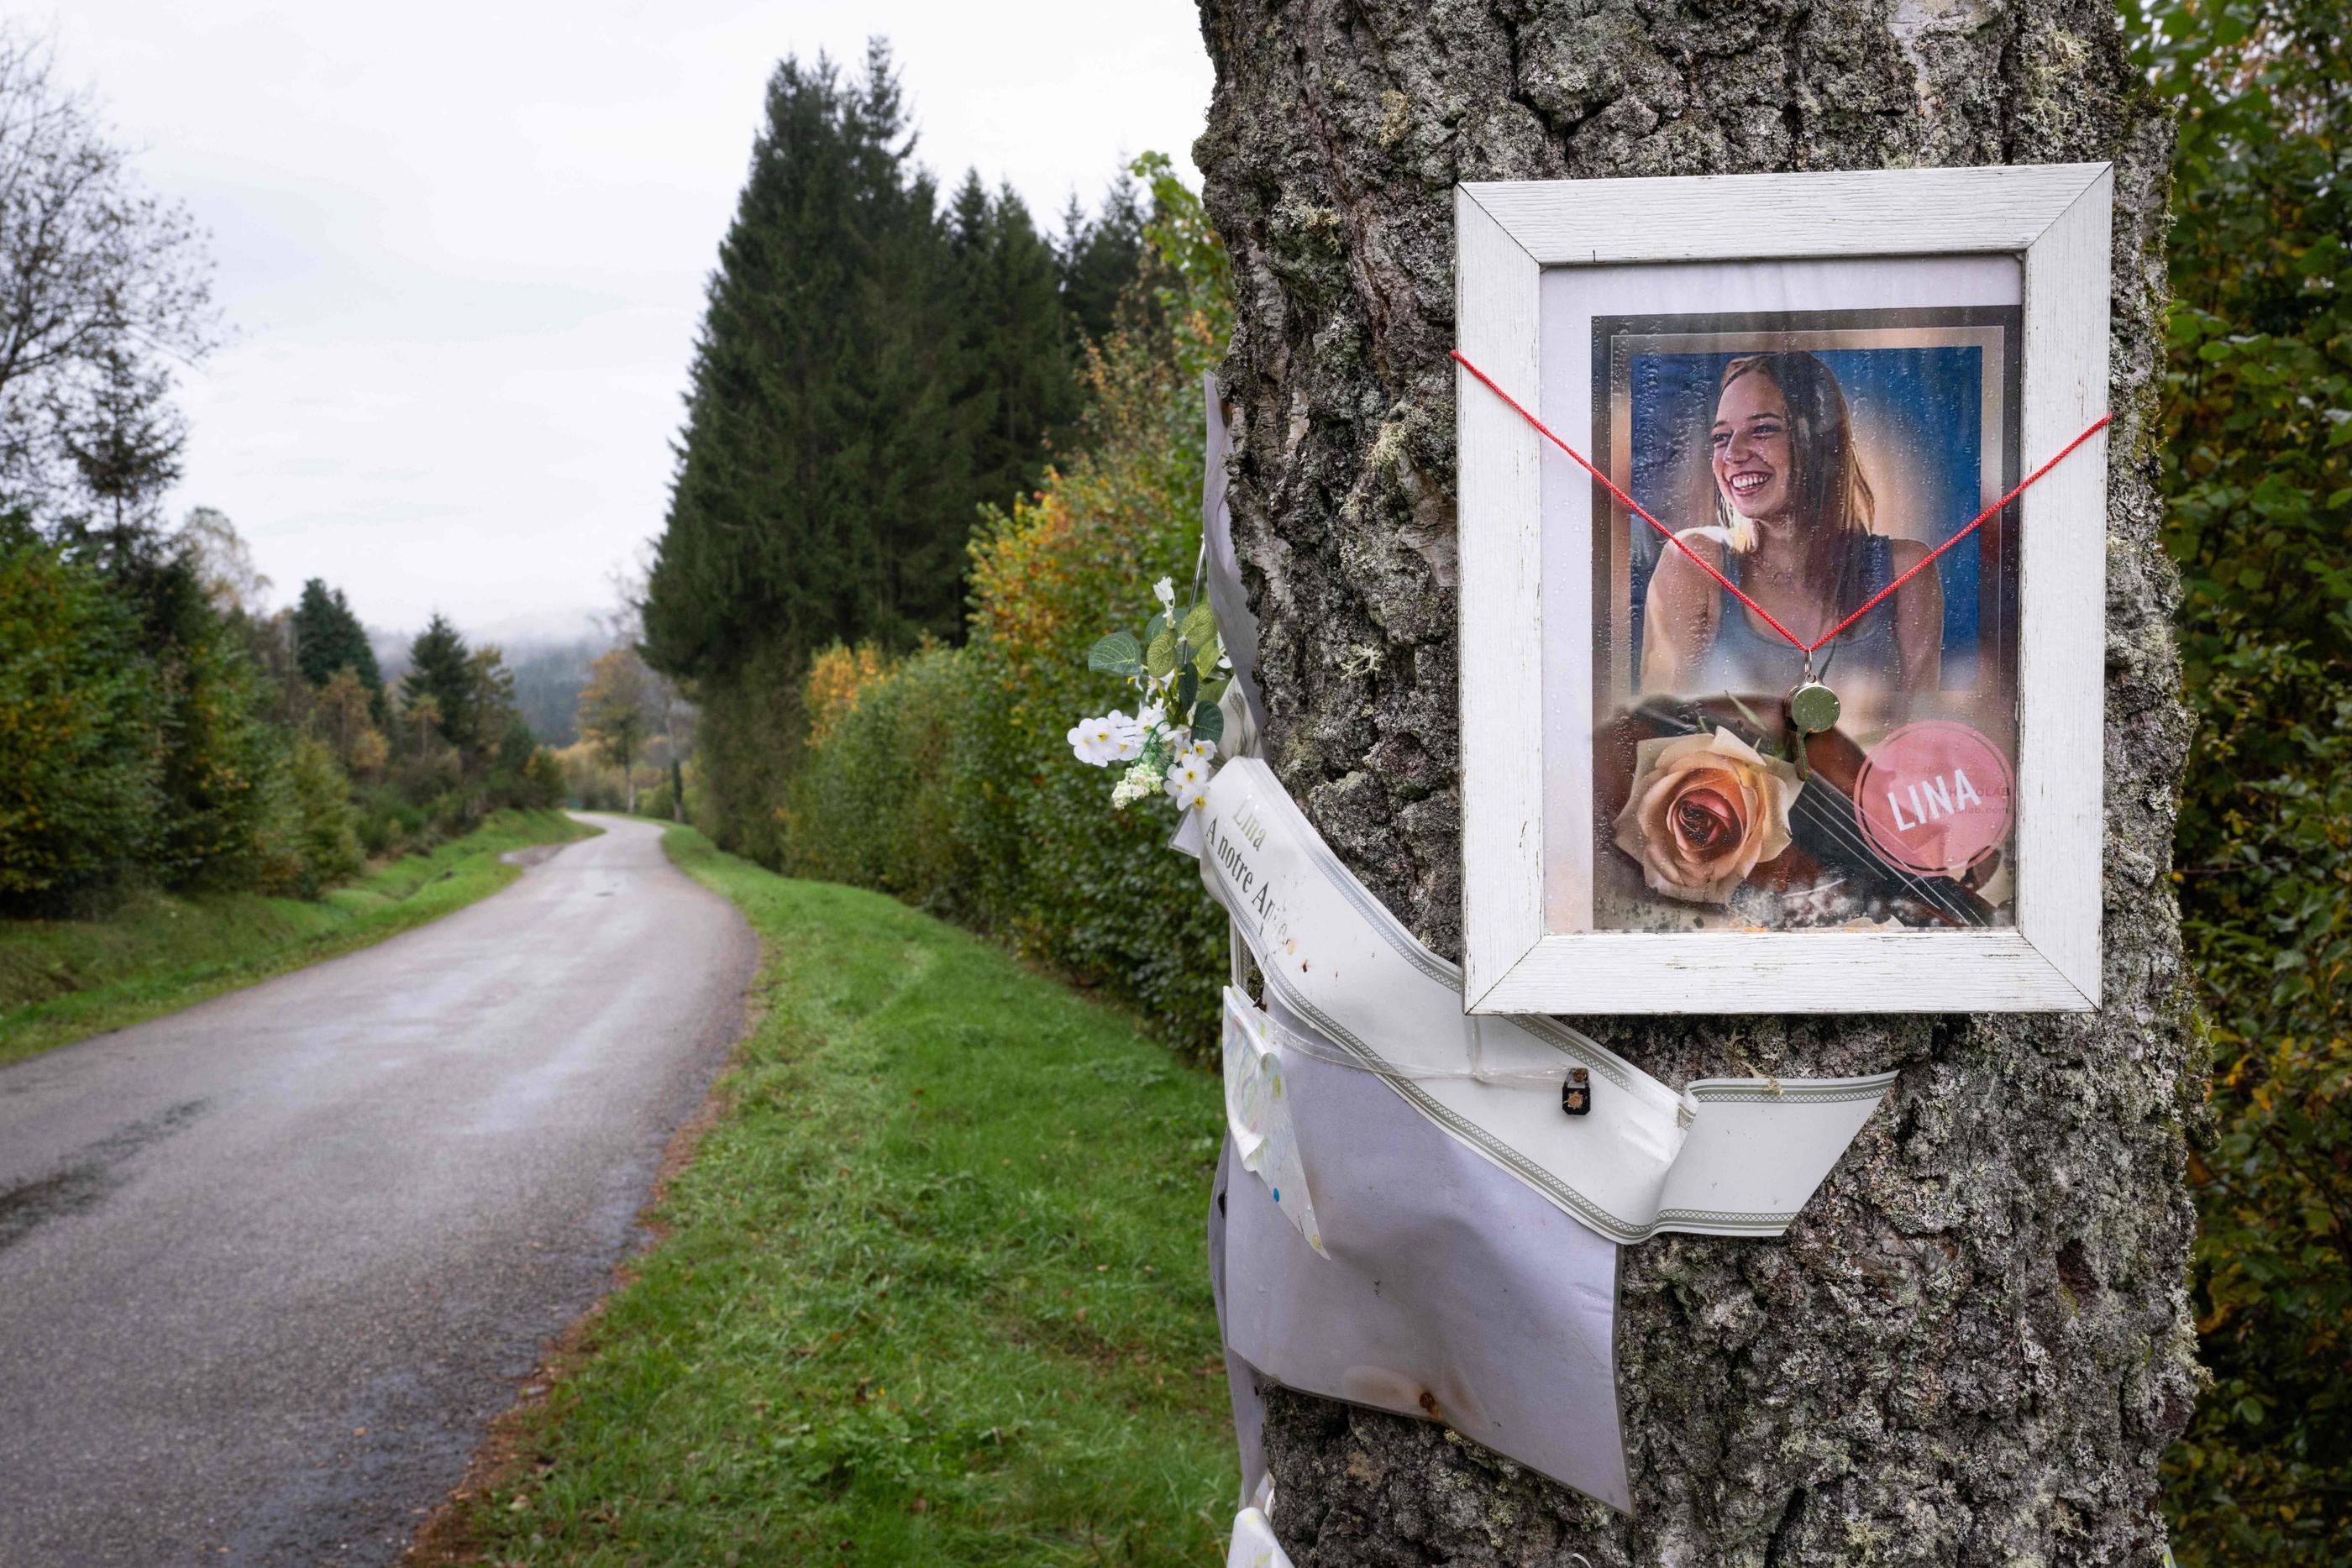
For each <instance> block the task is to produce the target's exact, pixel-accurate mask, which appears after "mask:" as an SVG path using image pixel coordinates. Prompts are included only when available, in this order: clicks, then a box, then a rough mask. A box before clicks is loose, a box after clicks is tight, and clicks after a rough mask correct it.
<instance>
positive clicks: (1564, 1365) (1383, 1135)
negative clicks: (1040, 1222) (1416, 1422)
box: [1209, 998, 1632, 1510]
mask: <svg viewBox="0 0 2352 1568" xmlns="http://www.w3.org/2000/svg"><path fill="white" fill-rule="evenodd" d="M1274 1005H1275V1010H1276V1016H1277V1017H1281V1016H1282V1006H1281V1002H1280V1000H1279V999H1278V998H1277V999H1276V1001H1275V1004H1274ZM1283 1021H1284V1022H1286V1023H1291V1024H1294V1025H1295V1023H1296V1021H1297V1020H1296V1019H1287V1018H1285V1019H1283ZM1284 1038H1286V1037H1285V1036H1284V1035H1282V1034H1279V1033H1277V1035H1276V1050H1277V1051H1281V1052H1282V1054H1283V1057H1284V1064H1285V1066H1286V1068H1287V1069H1288V1070H1289V1090H1290V1092H1289V1094H1288V1096H1287V1098H1288V1099H1289V1101H1290V1105H1291V1112H1292V1117H1293V1123H1294V1126H1295V1129H1296V1133H1297V1141H1298V1150H1299V1156H1300V1159H1301V1162H1302V1164H1303V1165H1304V1166H1305V1168H1306V1169H1307V1171H1309V1172H1310V1173H1311V1179H1312V1180H1313V1182H1314V1184H1315V1197H1316V1201H1317V1203H1318V1205H1320V1207H1319V1209H1318V1219H1319V1220H1320V1222H1321V1224H1322V1236H1323V1244H1324V1248H1325V1255H1324V1256H1323V1257H1321V1258H1318V1257H1317V1256H1316V1255H1315V1254H1314V1253H1313V1252H1310V1251H1309V1250H1308V1249H1307V1245H1306V1243H1305V1242H1304V1241H1302V1240H1301V1239H1299V1236H1298V1233H1297V1230H1295V1229H1294V1228H1292V1227H1291V1226H1289V1225H1288V1224H1286V1222H1284V1221H1283V1220H1282V1219H1281V1218H1278V1217H1277V1215H1276V1210H1275V1206H1274V1205H1273V1204H1271V1203H1266V1202H1253V1201H1250V1197H1251V1196H1252V1195H1251V1194H1250V1193H1249V1192H1248V1187H1249V1186H1250V1184H1252V1183H1254V1182H1255V1177H1252V1176H1247V1175H1244V1174H1243V1173H1242V1172H1240V1171H1238V1170H1236V1169H1234V1166H1235V1165H1236V1164H1237V1163H1238V1161H1237V1160H1234V1158H1232V1157H1231V1155H1232V1150H1231V1146H1230V1145H1228V1151H1227V1152H1228V1156H1229V1157H1228V1159H1227V1162H1226V1164H1225V1166H1224V1168H1223V1171H1222V1172H1221V1177H1222V1184H1223V1185H1222V1191H1223V1196H1224V1198H1225V1207H1224V1211H1223V1214H1222V1215H1218V1214H1215V1213H1213V1214H1212V1217H1211V1221H1210V1227H1209V1245H1210V1255H1211V1260H1212V1265H1213V1267H1212V1277H1213V1279H1215V1280H1217V1281H1220V1282H1221V1284H1222V1287H1223V1296H1222V1300H1221V1301H1220V1314H1219V1326H1220V1327H1221V1328H1222V1329H1223V1332H1224V1336H1225V1344H1226V1347H1227V1353H1228V1354H1227V1363H1228V1367H1229V1371H1230V1369H1231V1367H1232V1363H1233V1361H1234V1359H1235V1358H1238V1359H1239V1360H1240V1361H1241V1362H1242V1363H1243V1364H1245V1366H1247V1367H1249V1368H1254V1369H1255V1370H1256V1371H1257V1372H1259V1373H1261V1374H1263V1375H1265V1376H1267V1377H1270V1378H1272V1379H1273V1380H1274V1381H1276V1383H1279V1384H1282V1385H1285V1386H1286V1387H1290V1388H1295V1389H1297V1390H1299V1391H1300V1392H1302V1393H1307V1394H1318V1395H1321V1396H1324V1397H1326V1398H1329V1399H1342V1400H1346V1401H1347V1402H1349V1404H1353V1405H1363V1406H1370V1407H1371V1408H1373V1409H1376V1410H1387V1411H1391V1412H1393V1413H1394V1414H1397V1415H1400V1416H1417V1417H1420V1418H1422V1419H1424V1420H1437V1421H1442V1422H1444V1424H1445V1425H1447V1426H1449V1427H1453V1428H1454V1430H1455V1431H1457V1432H1459V1433H1461V1434H1462V1435H1463V1436H1464V1437H1468V1438H1470V1439H1471V1440H1472V1441H1474V1442H1476V1443H1481V1444H1484V1445H1485V1446H1486V1447H1487V1448H1492V1449H1494V1450H1495V1451H1496V1453H1499V1454H1504V1455H1507V1456H1508V1457H1509V1458H1513V1459H1516V1460H1517V1461H1518V1462H1519V1463H1521V1464H1523V1465H1526V1466H1527V1467H1528V1469H1532V1470H1535V1471H1537V1472H1538V1473H1540V1474H1542V1475H1546V1476H1549V1477H1550V1478H1551V1479H1554V1480H1557V1481H1559V1482H1561V1483H1563V1484H1565V1485H1567V1486H1570V1487H1574V1488H1575V1489H1576V1490H1579V1491H1581V1492H1583V1493H1585V1494H1587V1495H1588V1496H1591V1497H1593V1498H1597V1499H1599V1500H1601V1501H1602V1502H1605V1503H1607V1504H1609V1505H1610V1506H1611V1507H1612V1508H1616V1509H1619V1510H1624V1509H1627V1508H1629V1507H1630V1506H1631V1502H1632V1500H1631V1497H1630V1494H1629V1489H1628V1487H1627V1482H1626V1469H1625V1457H1624V1444H1623V1438H1622V1433H1621V1431H1620V1428H1619V1426H1618V1419H1617V1383H1616V1361H1615V1349H1614V1346H1615V1337H1614V1335H1615V1313H1616V1280H1617V1248H1616V1245H1615V1244H1614V1243H1612V1242H1610V1241H1608V1240H1605V1239H1602V1238H1601V1236H1600V1235H1599V1234H1597V1233H1596V1232H1595V1231H1593V1230H1592V1229H1591V1228H1590V1227H1589V1226H1586V1225H1582V1224H1580V1223H1579V1222H1578V1221H1577V1220H1575V1219H1574V1218H1570V1216H1569V1215H1567V1214H1565V1213H1563V1212H1562V1211H1561V1210H1560V1209H1559V1207H1558V1206H1557V1205H1555V1204H1554V1203H1553V1202H1552V1201H1551V1200H1550V1199H1549V1197H1547V1196H1545V1195H1543V1194H1540V1193H1538V1192H1537V1191H1536V1190H1535V1189H1534V1188H1533V1187H1531V1186H1528V1184H1527V1183H1525V1182H1523V1181H1520V1180H1518V1179H1517V1177H1515V1176H1512V1175H1511V1174H1510V1173H1508V1172H1507V1171H1505V1170H1503V1169H1502V1168H1501V1167H1500V1166H1496V1165H1495V1164H1494V1163H1493V1162H1491V1161H1489V1160H1487V1159H1486V1158H1485V1157H1484V1156H1483V1155H1480V1154H1479V1153H1477V1152H1476V1151H1475V1150H1474V1149H1472V1147H1471V1146H1470V1145H1467V1144H1465V1143H1463V1142H1462V1141H1461V1140H1460V1139H1458V1138H1455V1137H1454V1136H1452V1135H1451V1134H1449V1133H1448V1132H1447V1131H1445V1130H1444V1128H1442V1127H1441V1126H1440V1125H1439V1124H1436V1123H1434V1122H1433V1121H1431V1120H1430V1119H1429V1118H1428V1117H1426V1116H1424V1115H1422V1114H1421V1113H1419V1111H1418V1110H1417V1109H1416V1108H1415V1107H1414V1106H1412V1104H1410V1103H1407V1102H1406V1101H1405V1100H1403V1099H1402V1098H1401V1097H1399V1096H1398V1095H1396V1094H1393V1093H1391V1092H1390V1090H1389V1086H1388V1084H1387V1082H1386V1081H1384V1080H1383V1079H1381V1077H1380V1076H1379V1075H1378V1074H1375V1073H1370V1072H1365V1071H1360V1070H1359V1069H1356V1068H1349V1067H1341V1066H1339V1065H1338V1064H1336V1063H1334V1062H1331V1061H1325V1060H1323V1059H1321V1058H1319V1057H1315V1056H1308V1055H1305V1054H1302V1053H1297V1052H1294V1051H1289V1050H1288V1049H1287V1048H1286V1046H1284V1045H1283V1044H1282V1043H1281V1041H1282V1040H1283V1039H1284ZM1233 1394H1234V1419H1235V1425H1236V1427H1237V1428H1238V1436H1239V1437H1240V1439H1241V1454H1242V1467H1243V1482H1244V1489H1245V1490H1247V1489H1250V1488H1253V1487H1255V1486H1256V1485H1257V1484H1258V1483H1259V1482H1260V1480H1261V1479H1262V1478H1263V1476H1264V1466H1265V1457H1264V1448H1263V1444H1262V1442H1261V1441H1260V1439H1259V1436H1258V1433H1259V1427H1260V1423H1261V1420H1262V1416H1261V1412H1260V1409H1259V1405H1258V1394H1257V1390H1256V1388H1255V1385H1254V1384H1253V1383H1252V1382H1251V1380H1250V1378H1249V1376H1248V1375H1247V1373H1246V1372H1244V1373H1243V1374H1242V1375H1238V1376H1235V1377H1234V1379H1233Z"/></svg>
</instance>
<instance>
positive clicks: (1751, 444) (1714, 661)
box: [1641, 352, 1944, 722]
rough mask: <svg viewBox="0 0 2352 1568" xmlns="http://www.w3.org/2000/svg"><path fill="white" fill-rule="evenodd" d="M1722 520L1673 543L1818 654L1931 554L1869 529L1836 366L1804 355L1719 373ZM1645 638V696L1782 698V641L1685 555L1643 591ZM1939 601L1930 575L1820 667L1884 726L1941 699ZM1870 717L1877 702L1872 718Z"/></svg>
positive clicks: (1717, 489) (1793, 664) (1865, 622)
mask: <svg viewBox="0 0 2352 1568" xmlns="http://www.w3.org/2000/svg"><path fill="white" fill-rule="evenodd" d="M1709 440H1710V444H1711V454H1712V455H1711V459H1710V466H1711V469H1712V472H1713V476H1714V496H1715V518H1714V520H1713V521H1712V522H1710V523H1707V524H1704V525H1701V526H1698V527H1696V528H1685V529H1683V530H1681V531H1680V532H1678V533H1677V535H1676V536H1675V537H1676V538H1679V539H1681V540H1682V542H1683V543H1684V544H1685V545H1687V546H1689V547H1690V549H1691V550H1692V551H1693V552H1694V553H1695V554H1696V555H1697V556H1698V557H1699V559H1702V560H1704V561H1706V564H1707V565H1708V566H1710V567H1712V568H1714V569H1715V570H1717V571H1719V572H1721V573H1722V574H1723V575H1724V576H1725V577H1726V578H1727V579H1728V580H1730V581H1732V582H1733V583H1735V584H1737V585H1738V588H1739V591H1741V592H1743V593H1745V594H1746V595H1748V598H1750V599H1752V600H1754V601H1756V603H1757V604H1759V606H1761V607H1762V608H1763V609H1764V610H1765V611H1766V612H1768V613H1769V614H1770V615H1771V616H1772V617H1773V619H1775V620H1777V621H1779V622H1780V624H1781V625H1783V626H1785V627H1787V628H1788V629H1789V630H1790V632H1794V633H1795V634H1796V635H1797V636H1799V637H1801V638H1803V639H1805V640H1806V641H1807V642H1811V641H1812V640H1814V639H1815V638H1818V637H1820V636H1821V635H1822V633H1823V632H1827V631H1828V630H1829V629H1830V628H1831V627H1832V626H1834V625H1836V624H1837V623H1838V622H1841V621H1843V619H1845V617H1846V616H1847V615H1848V614H1850V613H1851V612H1853V608H1854V607H1855V606H1857V605H1859V604H1862V603H1864V601H1867V600H1869V599H1870V598H1871V596H1872V595H1874V594H1875V593H1877V592H1879V591H1881V590H1883V589H1884V588H1885V587H1886V585H1887V584H1888V583H1890V582H1893V581H1894V580H1895V579H1896V578H1898V577H1900V576H1902V574H1903V573H1904V572H1905V571H1906V570H1909V569H1910V568H1911V567H1912V566H1913V565H1915V564H1916V563H1917V562H1918V560H1919V559H1921V558H1922V557H1923V556H1925V555H1926V554H1927V546H1926V545H1925V544H1922V543H1920V542H1919V541H1917V540H1916V539H1907V538H1891V537H1889V536H1887V535H1885V534H1883V533H1880V532H1878V531H1876V528H1874V523H1875V521H1876V519H1875V517H1874V497H1873V494H1872V490H1871V486H1870V482H1869V480H1868V478H1867V477H1866V476H1864V472H1863V468H1862V464H1861V461H1860V458H1859V455H1857V453H1856V452H1855V449H1854V436H1853V419H1852V417H1851V415H1850V414H1849V413H1848V412H1847V408H1846V401H1845V394H1844V392H1843V391H1842V390H1841V389H1840V388H1839V386H1838V382H1837V377H1836V376H1835V375H1834V374H1832V372H1831V371H1830V368H1829V367H1828V366H1827V365H1825V364H1823V363H1822V361H1820V360H1819V359H1817V358H1815V357H1814V356H1813V355H1811V354H1808V353H1801V352H1780V353H1764V354H1750V355H1746V356H1743V357H1741V358H1738V359H1735V360H1733V361H1731V362H1730V363H1728V364H1727V365H1726V366H1725V367H1724V369H1723V376H1722V381H1721V382H1720V384H1719V387H1718V390H1717V396H1716V406H1715V421H1714V425H1713V429H1712V431H1711V432H1710V435H1709ZM1943 623H1944V598H1943V589H1942V585H1941V582H1940V580H1939V579H1938V578H1937V573H1935V572H1934V571H1923V572H1921V573H1920V574H1919V575H1918V576H1916V577H1915V578H1913V579H1912V580H1910V581H1909V582H1907V583H1906V584H1905V585H1904V586H1903V587H1902V589H1900V590H1899V591H1897V592H1896V593H1895V595H1894V596H1893V597H1892V598H1890V599H1888V600H1887V601H1885V602H1884V603H1882V604H1880V605H1878V606H1876V607H1875V608H1874V609H1873V610H1872V611H1871V612H1870V613H1869V614H1867V615H1864V617H1863V618H1862V619H1861V620H1859V621H1857V622H1854V623H1853V625H1852V626H1850V627H1848V628H1847V629H1846V630H1845V631H1844V632H1842V633H1841V634H1840V635H1839V636H1838V638H1837V639H1836V641H1834V642H1832V643H1830V644H1829V645H1828V646H1826V647H1824V648H1822V650H1820V651H1819V652H1818V653H1815V654H1814V667H1815V669H1816V671H1817V672H1819V673H1820V674H1821V677H1822V679H1824V680H1827V681H1829V682H1831V683H1832V684H1833V685H1835V686H1836V687H1837V690H1838V692H1839V694H1840V695H1841V696H1843V697H1848V714H1849V716H1850V717H1859V716H1860V715H1859V714H1858V713H1856V711H1855V710H1854V708H1853V704H1852V697H1853V696H1862V697H1864V698H1868V697H1873V696H1875V697H1879V698H1881V699H1883V700H1884V706H1885V710H1886V711H1885V712H1883V713H1881V714H1879V715H1876V717H1878V718H1879V719H1880V720H1881V721H1882V722H1892V721H1895V720H1898V719H1900V718H1901V717H1903V716H1905V715H1906V712H1907V710H1908V708H1909V706H1910V704H1909V702H1908V701H1907V699H1909V698H1910V697H1912V696H1915V695H1918V694H1921V693H1932V692H1934V691H1935V690H1936V688H1937V685H1938V682H1939V679H1940V676H1941V672H1942V664H1943ZM1800 671H1801V655H1800V654H1799V653H1798V652H1797V650H1796V649H1794V648H1792V647H1791V646H1790V643H1789V642H1788V640H1787V639H1786V638H1784V637H1782V636H1781V635H1780V632H1776V631H1774V630H1773V629H1772V628H1771V627H1770V626H1769V625H1767V624H1766V623H1765V622H1763V621H1762V620H1761V619H1760V618H1759V617H1758V616H1757V615H1756V613H1755V612H1753V611H1751V610H1749V609H1748V607H1747V606H1746V605H1744V604H1742V603H1741V602H1740V601H1738V599H1736V598H1734V597H1733V596H1732V595H1731V594H1730V593H1729V592H1727V591H1725V589H1724V588H1723V586H1722V585H1721V584H1720V583H1718V582H1717V581H1716V580H1714V579H1713V578H1711V577H1709V576H1708V575H1707V574H1706V572H1705V571H1703V570H1700V569H1699V567H1698V566H1697V565H1696V563H1694V562H1693V561H1692V560H1691V559H1689V557H1687V556H1685V554H1684V553H1683V552H1682V551H1681V550H1678V549H1666V550H1665V551H1664V554H1663V555H1662V556H1661V557H1660V559H1659V561H1658V566H1657V570H1656V571H1655V573H1654V574H1653V576H1652V577H1651V579H1650V584H1649V594H1648V598H1647V601H1646V609H1645V612H1644V614H1643V635H1642V674H1641V685H1642V690H1643V691H1644V692H1668V693H1675V694H1680V695H1694V696H1696V695H1717V694H1719V693H1724V692H1731V693H1738V694H1760V695H1767V696H1772V697H1777V696H1778V695H1780V694H1781V693H1783V692H1786V691H1787V690H1788V689H1789V688H1790V687H1791V686H1792V685H1795V684H1796V682H1797V680H1798V677H1799V674H1800ZM1869 706H1880V705H1879V704H1871V705H1869Z"/></svg>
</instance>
